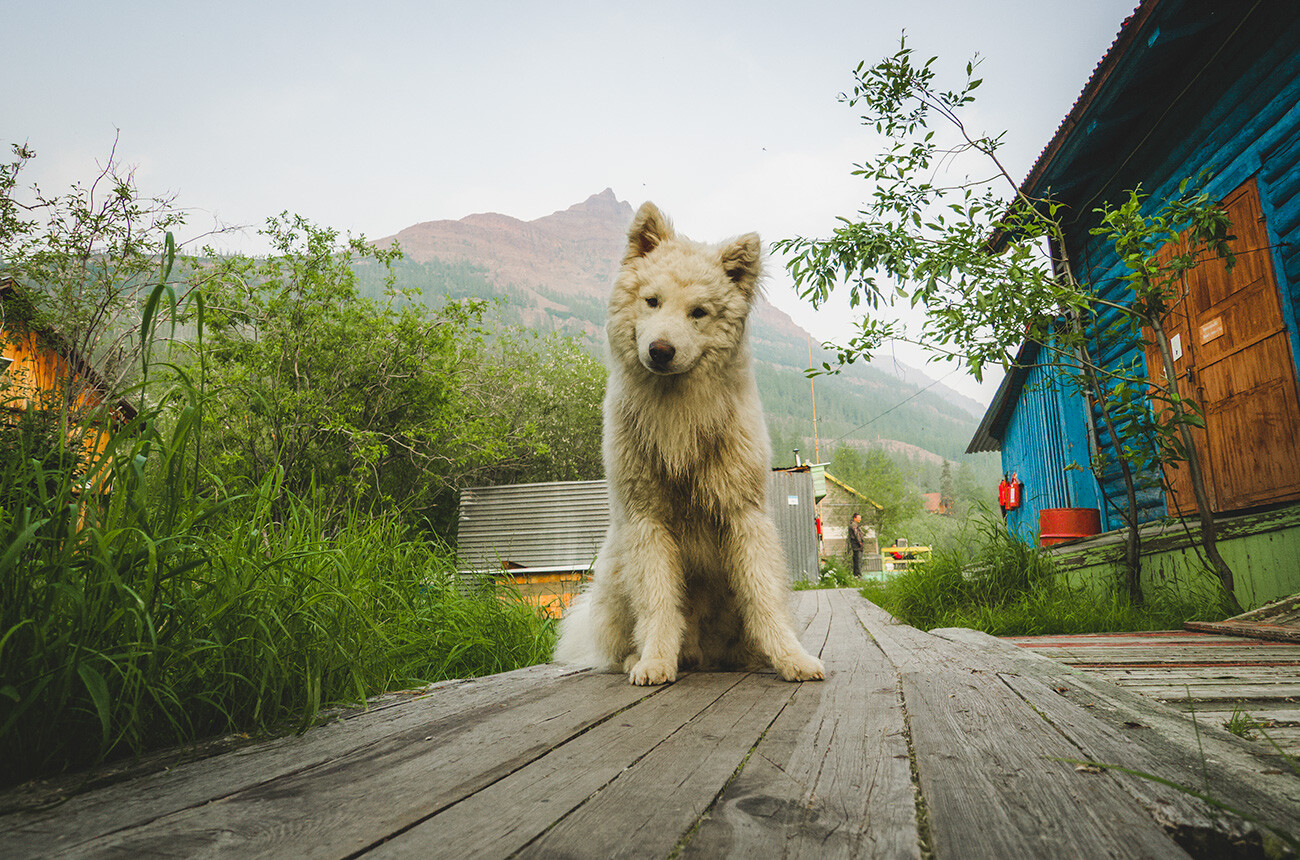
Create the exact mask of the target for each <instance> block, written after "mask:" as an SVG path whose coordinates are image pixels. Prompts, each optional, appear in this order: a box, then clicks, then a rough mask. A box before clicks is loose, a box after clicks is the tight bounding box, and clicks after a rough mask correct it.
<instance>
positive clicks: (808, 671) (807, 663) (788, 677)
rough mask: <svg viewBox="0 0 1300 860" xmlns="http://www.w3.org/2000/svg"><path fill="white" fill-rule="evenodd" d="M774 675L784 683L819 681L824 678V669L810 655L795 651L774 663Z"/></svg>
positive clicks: (820, 662) (819, 662)
mask: <svg viewBox="0 0 1300 860" xmlns="http://www.w3.org/2000/svg"><path fill="white" fill-rule="evenodd" d="M775 668H776V673H777V674H778V675H780V676H781V678H782V680H785V681H820V680H822V679H823V678H825V677H826V667H825V666H823V665H822V661H821V660H818V659H817V658H816V657H814V656H812V655H811V654H808V653H805V652H803V651H796V652H795V653H793V654H787V655H786V656H785V658H784V659H782V660H778V661H775Z"/></svg>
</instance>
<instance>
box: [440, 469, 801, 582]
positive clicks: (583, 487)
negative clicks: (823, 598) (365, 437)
mask: <svg viewBox="0 0 1300 860" xmlns="http://www.w3.org/2000/svg"><path fill="white" fill-rule="evenodd" d="M767 486H768V492H767V496H768V499H767V506H768V511H769V513H771V514H772V518H773V520H774V521H775V523H776V527H777V532H778V534H779V536H780V539H781V546H782V548H783V549H784V550H785V556H786V569H787V571H788V572H789V575H790V578H791V580H792V581H798V580H804V579H816V578H817V576H818V575H819V570H818V559H817V525H816V522H815V517H816V512H815V508H814V507H813V504H814V499H813V477H812V474H811V471H810V470H809V469H808V467H806V466H805V467H803V468H802V469H797V470H791V471H788V472H786V471H779V472H771V473H769V476H768V482H767ZM609 519H610V515H609V490H608V487H607V485H606V483H605V482H604V481H557V482H552V483H542V484H506V485H502V486H496V487H469V488H466V489H465V490H462V491H461V497H460V538H459V544H460V568H461V570H463V571H474V572H479V573H482V572H485V571H498V570H502V569H503V568H505V567H506V566H511V567H515V566H517V567H521V568H526V569H528V570H530V571H532V572H538V571H586V570H589V569H590V568H591V564H592V562H593V561H594V560H595V558H596V551H597V550H599V549H600V544H601V542H602V541H603V540H604V539H605V532H606V531H608V529H609Z"/></svg>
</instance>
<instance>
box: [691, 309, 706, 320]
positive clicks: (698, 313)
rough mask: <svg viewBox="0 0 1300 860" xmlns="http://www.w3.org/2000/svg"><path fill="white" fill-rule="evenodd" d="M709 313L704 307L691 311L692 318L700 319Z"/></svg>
mask: <svg viewBox="0 0 1300 860" xmlns="http://www.w3.org/2000/svg"><path fill="white" fill-rule="evenodd" d="M708 315H709V312H708V311H706V310H705V309H704V308H696V309H695V310H693V311H691V319H700V318H701V317H706V316H708Z"/></svg>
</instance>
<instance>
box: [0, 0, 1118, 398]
mask: <svg viewBox="0 0 1300 860" xmlns="http://www.w3.org/2000/svg"><path fill="white" fill-rule="evenodd" d="M1135 6H1136V0H1084V2H1080V0H895V2H878V0H797V2H794V0H791V2H710V0H692V2H675V0H659V2H655V3H620V2H612V0H610V2H571V0H548V1H547V2H543V0H537V2H494V0H458V2H454V3H452V2H442V0H424V2H409V3H408V2H387V1H386V0H372V2H369V3H366V4H360V3H342V2H332V0H313V2H310V3H300V2H277V0H262V1H261V2H255V3H254V2H242V0H241V2H229V0H223V2H203V3H198V2H190V0H167V2H132V0H121V2H114V3H107V2H100V0H94V2H92V0H83V2H67V0H42V2H39V3H33V2H17V0H0V21H3V22H4V26H3V33H4V40H3V42H4V54H5V77H6V82H5V85H4V86H3V87H2V88H0V131H3V138H4V140H3V142H4V143H6V144H8V143H11V142H26V143H27V144H29V145H30V146H31V147H32V148H33V149H35V150H36V152H37V158H36V159H35V160H34V161H33V162H32V163H31V164H30V165H29V167H28V170H27V171H26V172H25V174H24V177H25V184H30V183H32V182H37V183H39V184H40V185H41V187H42V189H43V190H44V191H46V192H53V191H58V190H61V189H64V188H66V187H68V186H69V185H70V184H71V183H72V182H74V181H88V180H89V179H91V178H92V177H93V175H94V173H95V172H96V165H97V163H101V162H103V161H104V159H105V158H106V157H107V155H108V153H109V150H110V148H111V147H112V144H113V140H114V136H115V135H119V133H120V138H119V140H118V146H117V156H118V158H119V160H120V161H122V162H123V163H125V164H128V165H135V166H136V178H137V182H138V185H139V187H140V189H141V191H142V192H144V193H146V194H149V195H160V194H167V193H173V194H175V195H176V197H177V202H178V203H179V204H180V205H182V206H183V207H186V208H188V209H190V210H192V212H193V213H194V214H193V216H192V217H191V224H192V226H194V227H195V228H201V227H206V226H208V225H210V224H211V223H212V221H213V219H219V220H220V221H221V222H223V223H226V224H238V225H253V226H254V227H256V226H258V225H260V224H261V223H263V222H264V220H265V218H266V217H267V216H268V215H271V214H274V213H278V212H281V211H284V210H288V211H290V212H295V213H300V214H302V215H305V216H307V217H309V218H311V219H312V220H314V221H316V222H318V223H321V224H326V225H329V226H332V227H335V228H338V229H339V230H341V231H345V232H351V233H353V234H365V235H366V236H367V237H369V238H372V239H376V238H380V237H383V236H388V235H391V234H393V233H395V232H397V231H398V230H400V229H402V228H403V227H406V226H409V225H411V224H414V223H417V222H420V221H430V220H436V219H443V218H449V219H456V218H461V217H463V216H465V215H468V214H471V213H474V212H489V211H490V212H501V213H504V214H507V215H512V216H514V217H517V218H521V219H524V220H530V219H533V218H538V217H540V216H543V215H548V214H550V213H551V212H554V211H556V210H559V209H564V208H567V207H568V206H570V205H572V204H573V203H576V202H579V201H581V200H584V199H585V198H587V197H588V196H590V195H591V194H594V193H597V192H599V191H601V190H603V189H604V188H606V187H611V188H613V189H614V191H615V193H616V194H617V195H618V197H619V198H620V199H623V200H627V201H628V202H630V203H631V204H632V205H633V206H634V207H635V206H637V205H639V204H640V203H641V202H642V201H643V200H647V199H652V200H654V201H655V202H656V203H658V204H659V205H660V206H661V207H662V208H663V209H664V210H665V211H666V212H668V213H669V215H670V216H671V217H672V218H673V220H674V222H675V223H676V225H677V227H678V228H679V229H680V230H681V231H682V232H684V233H686V234H688V235H690V236H692V237H693V238H697V239H706V240H717V239H722V238H725V237H727V236H732V235H736V234H738V233H743V232H747V231H749V230H757V231H758V232H759V233H760V234H761V235H762V236H763V238H764V240H766V241H772V240H774V239H778V238H782V237H786V236H791V235H796V234H798V235H808V236H813V235H825V234H827V233H828V232H829V231H830V230H831V229H833V227H834V226H835V223H836V221H835V218H836V216H838V215H852V214H853V213H854V212H856V211H857V209H858V208H859V205H860V203H861V201H862V200H863V199H864V197H865V192H866V189H865V188H864V187H863V185H862V183H861V181H860V180H856V179H854V178H853V177H852V176H850V175H849V171H850V170H851V169H852V165H853V163H854V162H856V161H860V160H862V159H863V158H865V157H868V156H869V155H870V144H871V141H870V139H869V137H868V135H867V134H865V132H864V129H863V128H862V127H861V126H860V125H859V124H858V119H857V115H856V114H855V112H854V111H853V110H852V109H851V108H849V107H847V106H846V105H844V104H841V103H839V102H838V101H837V95H838V94H839V93H840V92H842V91H843V90H845V89H847V88H849V87H851V85H852V77H851V72H852V70H853V68H854V67H855V66H856V65H857V63H858V62H859V61H861V60H867V61H875V60H877V59H879V58H880V57H882V56H884V55H885V54H888V53H892V52H893V51H894V50H895V49H896V48H897V45H898V38H899V34H900V32H901V31H903V30H904V29H906V30H907V33H908V40H909V43H910V44H911V45H912V46H913V47H915V48H916V49H917V51H918V52H919V53H922V54H924V55H926V56H929V55H938V56H940V57H941V58H942V60H943V61H944V62H945V63H947V67H948V68H949V69H951V70H953V71H954V72H956V71H959V70H960V69H961V68H962V67H963V66H964V64H965V61H966V60H967V59H969V58H970V57H971V56H972V55H974V54H976V53H978V54H979V55H981V56H982V57H984V66H983V72H984V75H983V77H984V81H985V82H984V85H983V87H982V88H981V90H980V91H979V95H980V100H979V102H978V105H977V107H978V112H977V118H978V120H979V121H981V122H984V123H985V130H1003V129H1005V130H1007V131H1008V143H1007V148H1006V150H1005V156H1006V160H1007V162H1008V164H1009V166H1010V168H1011V170H1012V172H1013V173H1015V174H1016V175H1017V176H1023V175H1024V173H1025V172H1027V171H1028V169H1029V167H1030V165H1031V164H1032V163H1033V160H1034V159H1035V158H1036V157H1037V155H1038V153H1039V152H1040V151H1041V150H1042V148H1043V147H1044V146H1045V145H1046V143H1047V141H1048V140H1049V138H1050V137H1051V135H1052V134H1053V132H1054V131H1055V129H1056V127H1057V125H1058V124H1059V123H1060V121H1061V119H1062V118H1063V117H1064V116H1065V114H1066V113H1067V111H1068V110H1069V109H1070V106H1071V105H1072V104H1073V103H1074V100H1075V98H1076V97H1077V96H1078V95H1079V92H1080V91H1081V90H1082V88H1083V85H1084V83H1085V82H1086V81H1087V79H1088V76H1089V74H1090V73H1091V71H1092V69H1093V68H1094V66H1095V65H1096V64H1097V62H1098V60H1100V59H1101V57H1102V55H1103V54H1104V53H1105V51H1106V49H1107V48H1108V47H1109V45H1110V43H1111V42H1112V41H1113V39H1114V37H1115V35H1116V33H1117V32H1118V30H1119V27H1120V24H1121V22H1122V21H1123V20H1124V18H1125V17H1126V16H1127V15H1129V14H1130V13H1131V12H1132V10H1133V8H1134V7H1135ZM253 233H254V230H250V231H249V234H248V237H247V238H239V237H231V238H228V239H223V240H222V243H223V244H224V245H225V246H226V247H229V248H231V249H237V250H257V249H258V248H259V246H257V245H256V244H255V242H256V238H255V236H253V235H252V234H253ZM769 271H770V274H771V278H770V281H769V285H768V291H769V297H770V298H771V299H772V301H773V302H774V303H775V304H776V305H777V306H778V307H780V308H782V309H783V310H785V311H786V312H788V313H790V314H791V315H792V316H793V317H795V319H796V321H797V322H799V323H800V324H801V325H803V326H804V327H805V328H807V329H809V330H810V331H811V332H812V333H813V335H814V336H815V337H818V338H822V339H835V338H843V337H845V336H847V335H848V334H850V333H851V331H852V314H850V313H849V312H848V311H847V309H846V306H844V305H842V304H836V305H835V306H833V307H831V308H829V309H826V310H823V311H821V312H817V313H814V311H813V310H812V308H811V306H809V305H807V304H806V303H804V302H802V301H801V300H799V299H798V298H797V297H796V296H795V294H794V292H793V290H792V289H791V287H790V285H789V279H788V278H787V277H786V276H785V274H784V272H783V271H782V270H781V269H780V267H779V266H771V267H769ZM900 354H902V355H903V357H904V358H907V359H908V360H910V361H912V362H913V363H919V362H918V359H917V358H916V356H915V354H914V353H912V352H911V351H910V350H902V351H901V353H900ZM949 369H950V368H949V367H948V366H947V365H933V366H931V368H929V369H928V371H927V372H930V373H932V374H933V375H936V376H939V375H943V374H946V373H947V372H948V371H949ZM945 381H946V382H947V383H948V384H952V385H954V387H957V388H959V389H960V390H963V391H965V392H967V393H970V394H972V395H973V396H977V397H979V398H981V399H982V400H984V401H987V399H988V398H989V397H990V396H991V394H992V389H991V387H990V385H991V384H992V382H993V381H995V380H991V381H990V382H989V383H986V385H985V386H984V387H983V388H982V389H977V388H975V387H974V386H973V384H967V383H965V382H964V381H963V380H962V379H961V377H960V375H953V376H950V377H948V378H947V379H946V380H945Z"/></svg>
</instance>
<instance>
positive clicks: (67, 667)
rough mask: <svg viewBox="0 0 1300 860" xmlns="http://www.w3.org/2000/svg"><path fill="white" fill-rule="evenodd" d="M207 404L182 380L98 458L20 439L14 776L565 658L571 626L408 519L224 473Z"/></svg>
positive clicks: (5, 514) (1, 650) (9, 666)
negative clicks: (238, 483) (210, 455)
mask: <svg viewBox="0 0 1300 860" xmlns="http://www.w3.org/2000/svg"><path fill="white" fill-rule="evenodd" d="M201 405H202V404H201V400H200V398H199V397H198V395H197V394H196V392H194V391H193V390H192V389H190V388H187V387H185V386H181V387H179V388H178V389H175V390H173V391H172V392H169V393H168V394H166V395H164V396H163V397H161V398H160V399H159V400H158V402H157V405H155V406H153V407H151V408H150V409H149V410H146V411H144V412H142V413H141V415H140V416H139V417H137V418H136V419H135V420H133V421H132V422H130V423H129V424H128V425H126V426H124V427H122V428H120V429H118V430H117V431H116V432H114V433H112V435H111V437H110V438H109V439H108V444H107V447H106V449H105V451H104V456H102V457H98V458H95V459H94V462H93V463H90V464H88V465H87V467H86V468H85V469H69V468H68V467H67V465H68V464H67V462H66V461H67V458H66V457H58V456H52V455H51V450H52V449H54V450H57V449H58V448H59V447H60V445H59V442H58V441H57V437H56V439H55V440H54V441H51V439H50V437H49V434H48V433H45V434H42V433H39V432H33V431H32V429H31V427H30V426H28V424H23V425H21V426H18V427H14V428H9V429H8V430H5V431H3V435H4V436H5V439H4V444H3V445H2V446H0V448H3V453H4V456H3V457H0V541H2V543H0V546H3V547H4V549H3V550H0V784H12V783H16V782H21V781H23V780H25V779H28V778H31V777H35V776H41V775H50V774H54V773H58V772H61V771H64V770H68V769H72V768H77V767H82V766H86V765H90V764H94V763H96V762H99V761H102V760H105V759H108V758H114V757H120V756H123V755H129V754H132V753H136V754H138V753H140V752H142V751H145V750H148V749H151V748H157V747H161V746H168V745H172V744H176V743H185V742H189V741H193V740H196V739H199V738H202V737H205V736H210V735H212V734H216V733H221V732H226V731H246V732H247V731H268V730H270V731H281V730H285V729H291V728H294V727H306V726H308V725H310V724H311V723H312V721H313V719H314V718H315V716H316V715H317V713H318V712H319V710H320V709H321V708H323V707H327V706H330V705H335V704H343V703H350V702H357V701H362V700H364V699H365V698H367V697H369V696H373V695H376V694H378V693H382V692H385V691H389V690H394V689H404V688H410V687H416V686H421V685H424V684H427V683H430V682H434V681H438V680H442V679H446V678H454V677H472V676H476V675H483V674H488V673H493V672H498V671H503V670H507V669H512V668H517V667H520V666H526V665H531V664H533V663H538V662H543V661H545V660H547V659H549V656H550V653H551V650H552V645H553V642H554V635H555V633H554V629H553V625H552V623H551V622H550V621H548V620H546V619H544V618H542V617H540V616H539V615H538V613H537V612H536V611H535V609H533V608H532V607H530V606H527V605H526V604H523V603H522V602H521V601H518V600H511V599H502V597H503V595H502V594H501V593H500V592H499V591H497V590H494V589H493V588H490V587H489V588H480V589H472V588H465V587H463V584H461V583H458V582H457V580H456V576H455V565H454V559H453V556H452V554H451V552H450V551H449V550H447V549H446V548H444V547H441V546H439V545H436V544H433V543H430V542H428V541H426V540H424V539H421V537H420V536H419V535H417V534H414V533H410V532H407V531H405V530H404V529H403V527H402V526H400V525H399V524H398V520H397V519H396V518H395V517H391V516H376V517H371V516H368V515H366V514H365V513H364V512H361V511H354V512H353V513H352V514H351V515H350V516H349V517H348V518H347V519H346V521H345V522H344V523H343V524H342V525H341V526H339V525H337V522H338V518H337V514H336V512H330V514H331V516H330V521H331V525H330V526H328V527H327V526H326V521H327V516H326V513H325V512H322V511H321V510H319V509H318V507H317V506H314V505H313V504H312V503H310V502H307V501H303V500H300V499H297V498H295V497H294V496H292V494H288V493H286V492H285V491H284V490H283V488H282V486H281V484H280V480H279V474H280V473H279V472H278V470H277V471H275V472H272V473H271V474H269V475H268V476H267V477H266V478H265V479H264V480H263V481H262V482H261V483H260V484H258V485H257V486H254V487H251V488H248V489H247V490H245V491H241V492H233V491H231V490H230V489H229V488H226V487H223V486H221V485H220V484H218V483H215V482H214V479H212V478H211V476H205V475H204V474H203V472H202V470H201V469H200V468H198V463H199V461H198V458H197V455H196V453H195V445H196V443H197V439H196V437H195V433H194V431H195V428H196V427H197V426H198V422H197V420H196V414H197V411H198V409H199V408H200V407H201ZM109 488H111V491H109ZM273 512H274V513H273ZM504 596H505V597H507V598H509V597H510V595H504Z"/></svg>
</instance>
